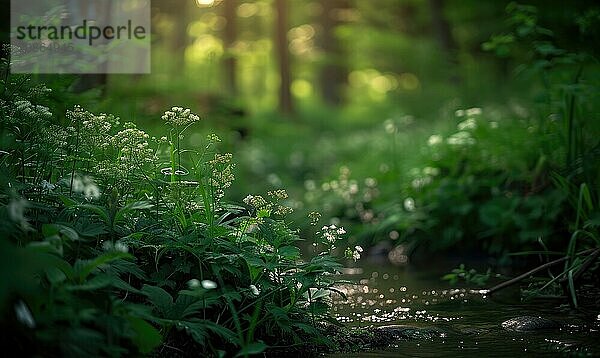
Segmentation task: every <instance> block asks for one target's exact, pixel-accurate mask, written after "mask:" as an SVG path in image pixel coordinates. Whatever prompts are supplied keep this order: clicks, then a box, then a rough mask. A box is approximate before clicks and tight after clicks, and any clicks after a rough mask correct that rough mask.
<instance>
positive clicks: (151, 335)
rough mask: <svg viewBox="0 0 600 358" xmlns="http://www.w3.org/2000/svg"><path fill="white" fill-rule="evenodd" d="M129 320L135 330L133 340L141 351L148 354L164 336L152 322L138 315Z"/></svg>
mask: <svg viewBox="0 0 600 358" xmlns="http://www.w3.org/2000/svg"><path fill="white" fill-rule="evenodd" d="M128 321H129V324H130V325H131V328H132V329H133V330H134V332H135V335H134V336H133V338H132V341H133V343H134V344H135V345H136V346H137V347H138V349H139V350H140V352H141V353H143V354H148V353H150V352H152V350H154V348H156V347H158V346H159V345H160V344H161V342H162V339H163V337H162V336H161V334H160V333H159V331H158V330H157V329H156V328H154V327H153V326H152V325H151V324H149V323H148V322H146V321H144V320H143V319H141V318H137V317H129V318H128Z"/></svg>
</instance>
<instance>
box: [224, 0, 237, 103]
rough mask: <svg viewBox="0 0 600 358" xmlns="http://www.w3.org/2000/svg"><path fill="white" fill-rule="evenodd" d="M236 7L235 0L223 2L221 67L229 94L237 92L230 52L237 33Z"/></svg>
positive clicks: (234, 69)
mask: <svg viewBox="0 0 600 358" xmlns="http://www.w3.org/2000/svg"><path fill="white" fill-rule="evenodd" d="M236 7H237V1H236V0H227V1H225V2H224V3H223V12H224V14H223V15H224V16H225V19H226V20H227V25H226V26H225V32H224V34H223V42H224V45H225V58H224V60H223V69H224V72H225V86H226V90H227V94H228V95H229V96H232V97H233V96H235V95H236V94H237V77H236V58H235V57H234V55H233V53H232V49H233V44H234V43H235V39H236V35H237V27H236V25H237V24H236V15H235V9H236Z"/></svg>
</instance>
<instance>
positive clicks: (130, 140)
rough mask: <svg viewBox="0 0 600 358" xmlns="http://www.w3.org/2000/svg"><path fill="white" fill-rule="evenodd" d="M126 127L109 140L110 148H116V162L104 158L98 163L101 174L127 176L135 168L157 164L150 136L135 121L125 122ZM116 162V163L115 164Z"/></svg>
mask: <svg viewBox="0 0 600 358" xmlns="http://www.w3.org/2000/svg"><path fill="white" fill-rule="evenodd" d="M123 127H124V129H123V130H121V131H119V132H118V133H117V134H115V135H114V136H112V137H110V138H109V140H108V145H109V148H111V149H112V150H116V158H113V159H116V163H114V162H113V161H112V160H104V161H101V162H100V163H98V166H97V170H98V172H99V173H100V174H105V175H109V174H110V175H116V176H119V177H127V176H128V175H129V174H130V173H132V172H133V171H132V169H133V168H141V167H143V166H144V165H147V164H156V162H157V160H158V157H157V155H156V152H155V150H154V149H152V148H150V145H149V143H148V139H149V136H148V134H147V133H146V132H144V131H143V130H141V129H138V128H137V127H136V126H135V124H133V123H125V124H124V125H123ZM115 164H116V165H115Z"/></svg>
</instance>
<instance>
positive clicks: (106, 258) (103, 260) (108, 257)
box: [78, 251, 133, 282]
mask: <svg viewBox="0 0 600 358" xmlns="http://www.w3.org/2000/svg"><path fill="white" fill-rule="evenodd" d="M126 258H129V259H132V258H133V256H131V255H130V254H128V253H126V252H120V251H110V252H106V253H104V254H102V255H100V256H98V257H96V258H95V259H93V260H79V261H78V263H79V268H80V269H79V279H80V282H83V280H85V279H86V278H87V277H88V276H89V274H90V273H92V271H94V270H96V269H97V268H98V267H100V266H102V265H105V264H107V263H109V262H112V261H115V260H121V259H126Z"/></svg>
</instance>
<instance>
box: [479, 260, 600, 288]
mask: <svg viewBox="0 0 600 358" xmlns="http://www.w3.org/2000/svg"><path fill="white" fill-rule="evenodd" d="M595 251H600V249H589V250H584V251H581V252H579V253H577V255H587V254H589V253H591V252H595ZM599 253H600V252H599ZM568 259H569V256H565V257H561V258H559V259H556V260H554V261H550V262H547V263H545V264H543V265H540V266H538V267H536V268H534V269H532V270H529V271H527V272H525V273H524V274H522V275H519V276H517V277H515V278H513V279H510V280H508V281H504V282H502V283H500V284H498V285H496V286H494V287H492V288H490V289H489V290H488V291H487V292H486V294H488V295H491V294H493V293H495V292H498V291H500V290H502V289H504V288H507V287H509V286H512V285H514V284H515V283H518V282H520V281H522V280H524V279H526V278H528V277H529V276H531V275H533V274H535V273H536V272H539V271H542V270H545V269H547V268H549V267H552V266H554V265H557V264H559V263H561V262H564V261H566V260H568Z"/></svg>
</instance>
